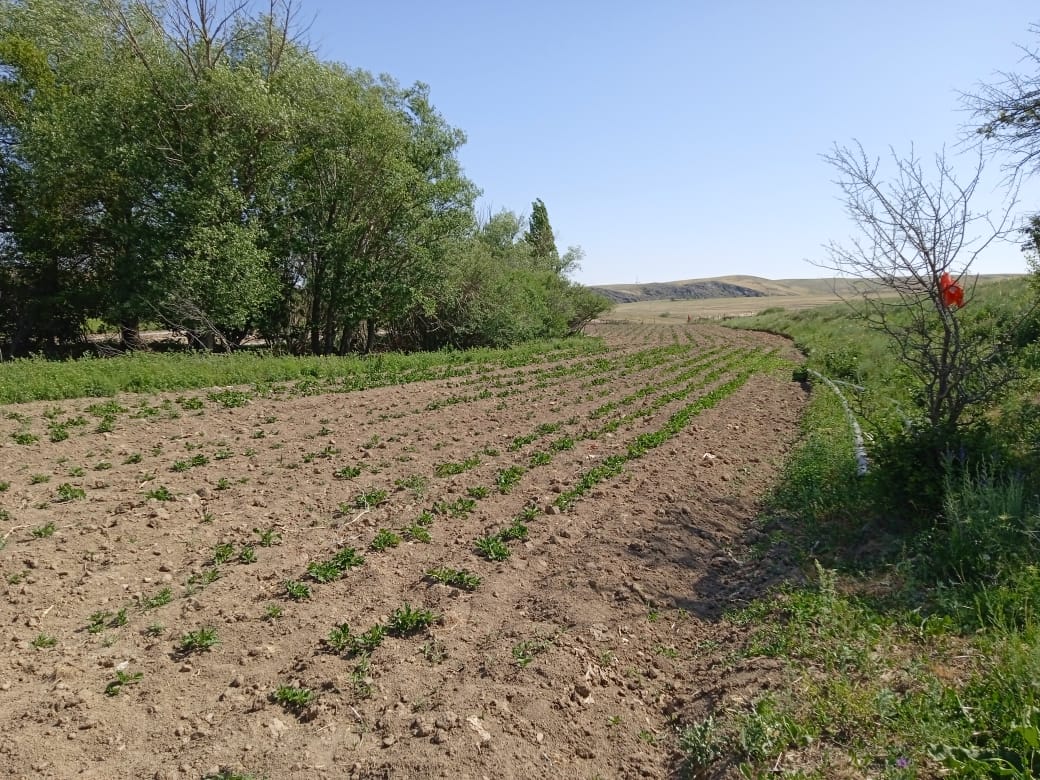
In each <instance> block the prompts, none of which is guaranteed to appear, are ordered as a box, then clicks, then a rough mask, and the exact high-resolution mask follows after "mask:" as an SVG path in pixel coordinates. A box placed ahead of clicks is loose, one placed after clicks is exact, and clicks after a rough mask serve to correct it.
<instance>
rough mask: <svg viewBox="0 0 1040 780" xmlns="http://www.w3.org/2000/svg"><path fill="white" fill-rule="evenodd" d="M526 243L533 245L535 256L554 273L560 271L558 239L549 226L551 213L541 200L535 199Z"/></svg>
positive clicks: (525, 237)
mask: <svg viewBox="0 0 1040 780" xmlns="http://www.w3.org/2000/svg"><path fill="white" fill-rule="evenodd" d="M524 241H526V242H527V243H528V244H530V245H531V247H532V249H533V251H534V256H535V257H536V258H537V259H538V260H540V261H542V262H543V263H544V264H545V265H546V267H548V268H549V269H550V270H552V271H557V270H559V260H560V253H559V251H558V250H557V249H556V237H555V236H554V235H553V229H552V225H550V224H549V211H548V209H546V208H545V204H544V203H543V202H542V199H541V198H535V200H534V202H533V203H532V204H531V217H530V219H529V220H528V228H527V232H526V233H524Z"/></svg>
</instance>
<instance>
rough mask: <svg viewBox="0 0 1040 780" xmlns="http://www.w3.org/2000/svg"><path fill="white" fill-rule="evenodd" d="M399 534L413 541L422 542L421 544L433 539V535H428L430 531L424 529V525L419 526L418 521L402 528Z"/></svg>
mask: <svg viewBox="0 0 1040 780" xmlns="http://www.w3.org/2000/svg"><path fill="white" fill-rule="evenodd" d="M401 536H402V537H403V538H405V539H411V540H412V541H415V542H422V543H423V544H429V543H430V542H431V541H432V540H433V537H431V536H430V532H429V531H427V530H426V528H425V526H421V525H419V524H418V523H414V524H412V525H410V526H408V527H407V528H405V529H403V530H402V531H401Z"/></svg>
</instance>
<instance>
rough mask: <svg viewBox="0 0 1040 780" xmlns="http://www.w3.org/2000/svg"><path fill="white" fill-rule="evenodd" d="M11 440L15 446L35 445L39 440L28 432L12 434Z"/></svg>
mask: <svg viewBox="0 0 1040 780" xmlns="http://www.w3.org/2000/svg"><path fill="white" fill-rule="evenodd" d="M11 438H12V439H14V443H15V444H35V443H36V442H38V441H39V440H40V437H39V436H37V435H36V434H34V433H29V432H28V431H20V432H18V433H12V434H11Z"/></svg>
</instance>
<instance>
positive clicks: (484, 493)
mask: <svg viewBox="0 0 1040 780" xmlns="http://www.w3.org/2000/svg"><path fill="white" fill-rule="evenodd" d="M490 494H491V491H490V490H488V488H486V487H485V486H483V485H477V486H475V487H469V488H466V495H467V496H469V497H470V498H476V499H480V498H487V497H488V496H489V495H490Z"/></svg>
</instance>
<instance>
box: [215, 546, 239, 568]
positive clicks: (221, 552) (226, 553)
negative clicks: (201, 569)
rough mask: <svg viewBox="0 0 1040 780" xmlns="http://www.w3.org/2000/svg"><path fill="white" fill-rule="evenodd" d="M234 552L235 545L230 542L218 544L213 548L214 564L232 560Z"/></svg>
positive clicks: (217, 564)
mask: <svg viewBox="0 0 1040 780" xmlns="http://www.w3.org/2000/svg"><path fill="white" fill-rule="evenodd" d="M234 554H235V545H233V544H231V543H230V542H224V543H223V544H218V545H217V546H216V547H214V548H213V565H214V566H219V565H220V564H222V563H227V562H228V561H230V560H231V558H232V556H233V555H234Z"/></svg>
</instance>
